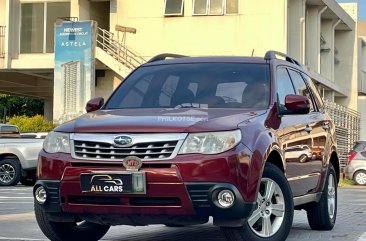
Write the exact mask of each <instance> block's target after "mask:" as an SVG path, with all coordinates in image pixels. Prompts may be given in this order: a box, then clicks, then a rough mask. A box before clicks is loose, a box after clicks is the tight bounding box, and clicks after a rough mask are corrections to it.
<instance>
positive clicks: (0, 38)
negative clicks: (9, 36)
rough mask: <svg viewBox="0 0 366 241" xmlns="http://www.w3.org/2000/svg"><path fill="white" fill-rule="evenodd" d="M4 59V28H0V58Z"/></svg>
mask: <svg viewBox="0 0 366 241" xmlns="http://www.w3.org/2000/svg"><path fill="white" fill-rule="evenodd" d="M4 57H5V26H0V58H4Z"/></svg>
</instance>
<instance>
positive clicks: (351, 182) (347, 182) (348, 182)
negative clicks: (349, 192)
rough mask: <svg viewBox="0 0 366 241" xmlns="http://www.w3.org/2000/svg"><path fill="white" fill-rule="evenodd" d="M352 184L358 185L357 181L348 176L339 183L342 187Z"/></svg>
mask: <svg viewBox="0 0 366 241" xmlns="http://www.w3.org/2000/svg"><path fill="white" fill-rule="evenodd" d="M350 185H356V182H355V181H353V180H351V179H347V178H344V179H341V180H340V181H339V184H338V186H340V187H344V186H350Z"/></svg>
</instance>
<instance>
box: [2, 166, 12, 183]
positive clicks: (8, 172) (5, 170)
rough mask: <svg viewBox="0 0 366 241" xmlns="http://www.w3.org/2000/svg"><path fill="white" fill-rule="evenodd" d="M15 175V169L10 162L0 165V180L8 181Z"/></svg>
mask: <svg viewBox="0 0 366 241" xmlns="http://www.w3.org/2000/svg"><path fill="white" fill-rule="evenodd" d="M14 177H15V169H14V167H13V166H12V165H10V164H7V163H5V164H3V165H1V166H0V182H2V183H10V182H11V181H12V180H13V179H14Z"/></svg>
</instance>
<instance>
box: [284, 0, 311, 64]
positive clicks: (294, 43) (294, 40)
mask: <svg viewBox="0 0 366 241" xmlns="http://www.w3.org/2000/svg"><path fill="white" fill-rule="evenodd" d="M305 6H306V5H305V0H301V1H298V0H289V1H288V20H287V24H288V32H287V33H288V46H287V53H288V54H289V55H290V56H291V57H293V58H295V59H297V60H298V61H299V62H300V63H302V64H304V63H305Z"/></svg>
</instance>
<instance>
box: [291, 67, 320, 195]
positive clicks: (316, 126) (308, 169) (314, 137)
mask: <svg viewBox="0 0 366 241" xmlns="http://www.w3.org/2000/svg"><path fill="white" fill-rule="evenodd" d="M288 70H289V74H290V77H291V80H292V83H293V84H294V87H295V92H296V94H297V95H303V96H306V97H308V99H309V100H310V113H309V114H307V115H305V116H304V118H306V120H307V127H306V128H307V129H308V137H309V138H310V141H309V145H308V147H309V152H310V153H309V154H310V155H309V158H308V159H307V160H306V161H302V160H299V162H300V165H301V169H302V170H303V172H304V173H303V174H304V178H303V179H301V180H302V181H303V183H302V184H303V185H305V186H306V187H307V188H308V190H306V193H311V192H314V191H315V190H316V187H317V185H318V183H319V178H320V175H321V173H322V167H323V165H322V164H323V162H324V161H325V159H324V149H325V145H326V140H327V132H326V130H325V129H326V128H325V122H324V115H323V113H322V112H320V111H319V109H318V106H317V104H316V103H315V101H314V98H313V94H312V91H311V89H310V88H309V86H308V85H307V84H306V83H305V81H304V79H303V76H302V75H301V73H300V72H299V71H297V70H294V69H288Z"/></svg>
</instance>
